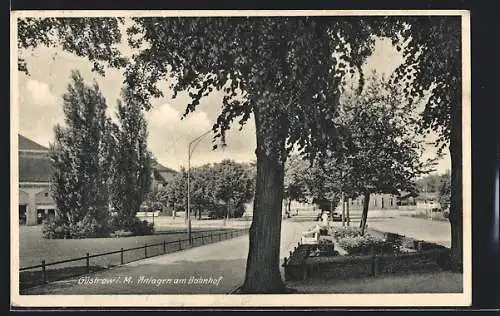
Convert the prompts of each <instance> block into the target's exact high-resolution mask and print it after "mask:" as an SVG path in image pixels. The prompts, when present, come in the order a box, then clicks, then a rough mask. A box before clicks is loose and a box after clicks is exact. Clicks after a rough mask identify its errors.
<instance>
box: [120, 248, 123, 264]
mask: <svg viewBox="0 0 500 316" xmlns="http://www.w3.org/2000/svg"><path fill="white" fill-rule="evenodd" d="M120 264H123V248H121V249H120Z"/></svg>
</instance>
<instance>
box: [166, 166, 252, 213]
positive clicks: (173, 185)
mask: <svg viewBox="0 0 500 316" xmlns="http://www.w3.org/2000/svg"><path fill="white" fill-rule="evenodd" d="M190 177H191V180H190V186H191V190H190V203H191V211H192V213H193V214H195V215H197V216H198V217H201V215H202V214H203V213H205V214H207V215H209V216H212V217H220V218H222V217H226V216H227V215H229V216H230V217H240V216H241V215H243V212H241V210H243V209H244V204H246V203H248V202H250V200H251V199H252V197H253V193H254V185H253V181H254V179H253V178H252V176H251V172H250V170H249V168H248V166H246V165H244V164H240V163H236V162H234V161H232V160H223V161H222V162H220V163H214V164H206V165H203V166H200V167H196V168H191V172H190ZM165 195H166V197H167V200H168V202H169V204H170V205H172V206H173V207H174V208H175V210H176V211H185V210H186V207H187V172H186V170H182V171H181V173H179V174H178V175H177V176H176V177H175V178H174V180H173V181H171V182H170V183H168V184H167V188H166V194H165ZM229 206H230V210H231V211H230V213H228V211H229Z"/></svg>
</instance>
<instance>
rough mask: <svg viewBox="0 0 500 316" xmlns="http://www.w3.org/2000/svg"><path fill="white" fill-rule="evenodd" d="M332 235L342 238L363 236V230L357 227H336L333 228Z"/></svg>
mask: <svg viewBox="0 0 500 316" xmlns="http://www.w3.org/2000/svg"><path fill="white" fill-rule="evenodd" d="M330 235H331V236H333V237H334V238H335V239H342V238H345V237H358V236H361V230H360V229H359V228H356V227H350V226H349V227H338V228H337V227H336V228H333V229H331V231H330Z"/></svg>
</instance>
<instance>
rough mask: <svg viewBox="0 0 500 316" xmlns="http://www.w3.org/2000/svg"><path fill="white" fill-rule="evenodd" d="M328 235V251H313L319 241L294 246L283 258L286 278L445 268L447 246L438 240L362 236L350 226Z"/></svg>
mask: <svg viewBox="0 0 500 316" xmlns="http://www.w3.org/2000/svg"><path fill="white" fill-rule="evenodd" d="M331 235H332V236H333V239H334V244H333V245H332V246H331V247H332V248H333V249H335V250H332V251H331V252H322V253H321V252H318V251H316V255H313V254H314V253H315V250H316V249H317V248H319V247H320V245H299V246H298V247H296V248H295V251H293V252H291V253H290V259H285V263H284V265H283V266H284V269H285V280H287V281H292V280H304V279H309V278H313V279H314V278H323V279H325V278H326V279H348V278H357V277H370V276H376V275H385V274H393V273H400V272H404V273H412V272H429V271H440V270H446V269H448V257H449V249H448V248H446V247H443V246H440V245H437V244H433V243H429V242H424V241H420V240H415V239H412V238H409V237H406V236H402V235H398V234H394V233H383V232H379V231H370V232H369V233H368V234H366V235H365V236H361V235H360V234H359V233H358V232H357V231H356V229H352V228H348V229H342V230H340V231H332V232H331ZM382 236H383V237H382ZM317 253H319V255H317ZM340 253H343V254H344V255H340Z"/></svg>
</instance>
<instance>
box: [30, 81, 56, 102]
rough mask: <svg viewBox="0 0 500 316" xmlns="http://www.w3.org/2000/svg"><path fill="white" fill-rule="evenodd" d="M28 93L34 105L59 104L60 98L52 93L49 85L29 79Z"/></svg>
mask: <svg viewBox="0 0 500 316" xmlns="http://www.w3.org/2000/svg"><path fill="white" fill-rule="evenodd" d="M26 92H27V96H28V97H29V98H30V100H31V103H32V104H35V105H41V106H46V105H51V106H53V105H56V104H58V103H59V100H58V98H57V97H56V95H55V94H54V93H53V92H52V91H51V89H50V86H49V84H48V83H45V82H41V81H38V80H35V79H28V80H27V81H26Z"/></svg>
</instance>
